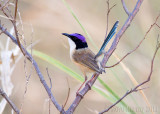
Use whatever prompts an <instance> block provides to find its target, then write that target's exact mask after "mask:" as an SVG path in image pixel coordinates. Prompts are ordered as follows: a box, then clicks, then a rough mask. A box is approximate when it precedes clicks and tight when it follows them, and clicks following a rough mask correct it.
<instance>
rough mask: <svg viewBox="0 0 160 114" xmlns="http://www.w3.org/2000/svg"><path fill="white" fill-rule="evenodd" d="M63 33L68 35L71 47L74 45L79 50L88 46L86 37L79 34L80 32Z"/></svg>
mask: <svg viewBox="0 0 160 114" xmlns="http://www.w3.org/2000/svg"><path fill="white" fill-rule="evenodd" d="M62 35H64V36H67V37H68V41H69V45H70V48H71V47H72V48H73V47H74V48H75V49H76V50H77V49H83V48H87V47H88V45H87V42H86V39H85V37H84V36H82V35H81V34H78V33H73V34H67V33H62Z"/></svg>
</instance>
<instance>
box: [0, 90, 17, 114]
mask: <svg viewBox="0 0 160 114" xmlns="http://www.w3.org/2000/svg"><path fill="white" fill-rule="evenodd" d="M0 95H2V97H3V98H5V99H6V101H7V102H8V103H9V105H10V106H11V107H12V109H13V110H14V111H15V112H16V113H17V114H19V110H18V108H17V107H16V105H15V104H14V103H13V102H12V100H11V99H10V98H9V97H8V96H7V94H6V93H5V92H4V91H3V90H2V89H1V88H0Z"/></svg>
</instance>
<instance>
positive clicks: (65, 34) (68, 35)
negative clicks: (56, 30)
mask: <svg viewBox="0 0 160 114" xmlns="http://www.w3.org/2000/svg"><path fill="white" fill-rule="evenodd" d="M62 35H64V36H67V37H70V34H67V33H62Z"/></svg>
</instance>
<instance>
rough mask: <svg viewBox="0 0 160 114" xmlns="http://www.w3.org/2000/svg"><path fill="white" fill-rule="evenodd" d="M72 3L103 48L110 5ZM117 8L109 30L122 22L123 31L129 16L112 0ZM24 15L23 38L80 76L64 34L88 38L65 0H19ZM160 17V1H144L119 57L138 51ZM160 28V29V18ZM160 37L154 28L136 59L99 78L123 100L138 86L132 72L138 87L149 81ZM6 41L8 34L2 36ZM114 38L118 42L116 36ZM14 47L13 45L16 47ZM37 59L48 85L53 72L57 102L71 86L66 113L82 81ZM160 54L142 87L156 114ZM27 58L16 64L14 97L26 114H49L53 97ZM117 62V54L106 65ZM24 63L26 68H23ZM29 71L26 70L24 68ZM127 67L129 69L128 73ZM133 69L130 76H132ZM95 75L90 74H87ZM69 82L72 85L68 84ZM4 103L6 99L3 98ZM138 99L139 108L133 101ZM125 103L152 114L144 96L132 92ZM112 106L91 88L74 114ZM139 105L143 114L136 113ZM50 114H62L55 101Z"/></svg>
mask: <svg viewBox="0 0 160 114" xmlns="http://www.w3.org/2000/svg"><path fill="white" fill-rule="evenodd" d="M66 2H67V3H68V5H69V6H70V7H71V9H72V10H73V11H74V13H75V14H76V16H77V17H78V19H79V21H80V22H81V24H82V25H83V26H84V28H85V29H86V31H87V32H88V33H89V34H90V36H91V37H92V38H93V41H94V42H95V44H96V46H97V47H98V48H100V46H101V44H102V43H103V40H104V37H105V33H106V24H107V21H106V20H107V19H106V18H107V3H106V0H66ZM125 3H126V5H127V8H128V10H129V11H132V9H133V8H134V6H135V4H136V1H135V0H130V1H127V0H125ZM114 4H116V6H115V7H114V8H113V9H112V10H111V12H110V15H109V30H110V29H111V27H112V26H113V24H114V23H115V22H116V21H117V20H119V27H118V30H119V29H120V28H121V27H122V25H123V24H124V22H125V20H126V19H127V15H126V13H125V11H124V9H123V6H122V4H121V1H120V0H111V1H110V6H113V5H114ZM18 6H19V11H20V14H21V17H22V21H23V27H24V30H23V31H24V38H25V40H26V45H27V46H28V45H30V43H31V42H32V43H34V42H37V41H38V43H37V44H36V45H34V47H33V49H36V50H38V51H41V52H43V53H45V54H47V55H49V56H51V57H53V58H54V59H56V60H58V61H60V62H62V63H63V64H64V65H66V66H68V67H69V68H71V69H73V70H74V71H75V72H77V73H78V74H80V75H82V73H81V72H80V70H79V69H78V68H77V67H75V65H74V64H73V63H72V62H71V61H70V57H69V45H68V40H67V38H66V37H64V36H62V35H61V33H64V32H65V33H80V34H83V35H84V36H85V37H87V36H86V35H85V33H84V31H83V30H82V29H81V27H80V25H79V24H78V23H77V22H76V20H75V19H74V17H73V16H72V15H71V13H70V12H69V10H68V9H67V7H66V5H64V3H63V1H62V0H21V1H19V4H18ZM159 13H160V1H159V0H152V1H151V0H144V2H143V3H142V6H141V7H140V10H139V12H138V14H137V15H136V17H135V18H134V20H133V22H132V23H131V25H130V27H129V28H128V29H127V31H126V32H125V34H124V35H123V36H122V38H121V40H120V42H119V44H118V47H117V49H116V51H115V54H116V55H117V56H118V57H119V58H122V57H123V56H124V55H125V54H126V53H127V52H129V51H130V50H132V49H134V48H135V47H136V46H137V44H138V43H139V42H140V40H141V39H142V38H143V37H144V35H145V33H146V32H147V30H148V29H149V27H150V26H151V24H153V23H154V21H155V19H156V17H157V16H158V14H159ZM0 19H1V20H2V22H3V23H5V25H6V26H7V27H10V26H11V24H10V23H7V21H5V19H4V18H3V17H0ZM157 24H159V25H160V19H159V20H158V22H157ZM159 33H160V29H159V28H158V27H156V26H155V27H153V29H152V30H151V31H150V33H149V34H148V35H147V37H146V40H145V41H144V42H143V43H142V45H141V46H140V48H139V49H137V51H136V52H134V53H133V54H132V55H130V56H128V57H127V58H126V59H125V60H124V61H123V64H124V65H125V67H124V66H123V65H118V66H116V67H114V68H111V69H106V74H102V75H100V78H101V79H102V80H103V81H104V82H105V83H106V84H107V85H108V86H109V87H110V88H111V89H112V90H113V91H114V92H115V93H116V94H117V95H118V96H119V97H121V96H123V95H124V94H125V92H126V91H127V90H130V89H131V88H132V87H134V84H133V82H132V80H131V78H130V77H129V75H128V74H129V73H130V74H132V76H133V77H134V78H135V80H136V81H137V82H138V83H141V82H142V81H144V80H145V79H146V78H147V76H148V74H149V72H150V64H151V59H152V57H153V54H154V51H155V47H156V41H157V36H158V34H159ZM3 37H4V36H3ZM113 39H114V38H113ZM113 39H112V40H111V41H110V43H109V44H108V45H107V48H106V50H107V49H108V48H109V47H110V45H111V44H112V41H113ZM0 40H1V42H3V43H4V44H5V42H6V40H4V39H2V38H0ZM87 41H88V45H89V47H90V48H91V49H92V50H93V51H94V52H95V53H96V52H97V49H96V48H95V47H94V46H93V45H92V43H91V42H90V41H89V40H88V39H87ZM11 45H13V46H14V44H11ZM34 58H35V60H36V61H37V63H38V65H39V67H40V69H41V71H42V73H43V75H44V76H45V79H46V80H47V83H48V84H49V79H48V76H47V72H46V67H48V70H49V74H50V76H51V79H52V92H53V94H54V96H55V98H56V99H57V101H58V102H59V103H60V104H61V105H63V104H64V102H65V100H66V98H67V94H68V88H69V87H70V89H71V91H70V96H69V100H68V102H67V105H66V107H65V109H67V108H68V107H69V106H70V105H71V103H72V102H73V100H74V98H75V96H76V95H75V93H76V91H77V89H78V88H79V87H80V85H81V82H79V81H77V80H75V79H74V78H72V77H70V76H69V75H68V74H66V73H65V72H63V71H61V70H59V69H58V68H56V67H54V66H52V65H51V64H49V63H47V62H45V61H43V60H41V59H39V58H37V57H34ZM159 58H160V51H159V52H158V53H157V56H156V59H155V63H154V70H153V75H152V79H151V81H150V82H149V83H148V84H146V85H145V86H143V87H144V88H147V89H144V90H143V91H144V93H145V95H146V97H147V99H148V101H149V103H150V105H151V107H152V108H153V112H154V113H155V114H158V113H159V112H160V100H159V97H160V91H159V88H160V59H159ZM24 60H25V59H24V58H23V57H22V59H21V60H20V61H19V62H18V63H17V64H16V67H15V69H14V71H13V73H12V83H13V85H14V88H13V91H12V94H11V96H10V98H11V99H12V100H13V102H14V103H15V104H16V105H17V107H18V108H20V107H21V104H22V103H23V109H22V113H23V114H47V113H49V108H48V107H49V103H48V95H47V94H46V91H45V89H44V87H43V86H42V84H41V82H40V80H39V78H38V76H37V74H36V73H35V71H34V70H33V69H34V68H33V67H32V65H31V64H30V62H26V63H24ZM116 62H117V60H116V59H115V57H114V56H112V57H111V58H110V60H109V62H108V63H107V65H112V64H114V63H116ZM24 64H25V67H24ZM24 68H25V69H26V70H24ZM126 69H127V70H126ZM129 71H130V72H129ZM25 72H26V73H27V75H29V74H32V75H31V77H30V79H29V83H28V84H27V92H26V94H25V97H24V92H25V87H26V77H25ZM88 77H90V76H88ZM67 80H68V82H69V84H68V83H67ZM95 84H96V85H98V86H99V87H101V88H104V87H103V86H102V85H101V84H100V83H99V82H98V80H97V81H96V83H95ZM0 99H2V97H0ZM133 99H134V100H136V103H137V104H136V105H135V102H134V100H133ZM124 102H125V103H126V104H127V105H128V106H129V107H131V108H132V110H134V111H135V112H136V113H137V114H151V112H149V107H148V105H147V103H146V100H144V97H143V96H142V95H141V94H140V92H137V93H133V94H132V95H130V96H128V97H126V98H125V99H124ZM110 105H112V103H111V101H109V100H107V99H106V98H105V97H104V96H102V95H100V94H98V93H97V92H95V91H93V90H91V91H89V92H88V93H87V94H86V95H85V97H84V99H83V100H82V102H81V103H80V104H79V106H78V108H77V109H76V111H75V114H82V113H84V114H94V113H97V112H100V111H102V110H104V109H105V108H107V107H108V106H110ZM137 105H138V106H139V107H140V109H141V110H143V111H139V110H138V111H136V110H137V107H136V106H137ZM50 106H51V113H52V114H53V113H54V114H58V113H59V112H58V111H57V109H56V108H55V107H54V105H53V104H52V103H51V105H50ZM9 113H11V108H10V106H9V105H7V107H6V108H5V110H4V112H3V114H9ZM124 113H128V111H124V110H123V109H122V110H120V108H118V107H114V108H113V109H112V110H111V111H110V112H108V114H124Z"/></svg>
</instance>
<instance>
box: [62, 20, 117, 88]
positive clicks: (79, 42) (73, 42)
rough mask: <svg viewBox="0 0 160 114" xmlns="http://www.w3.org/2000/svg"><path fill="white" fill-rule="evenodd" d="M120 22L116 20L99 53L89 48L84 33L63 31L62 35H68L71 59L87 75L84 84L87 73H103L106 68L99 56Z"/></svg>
mask: <svg viewBox="0 0 160 114" xmlns="http://www.w3.org/2000/svg"><path fill="white" fill-rule="evenodd" d="M118 23H119V21H116V22H115V24H114V25H113V27H112V29H111V31H110V32H109V34H108V36H107V37H106V38H105V40H104V42H103V44H102V46H101V48H100V50H99V52H98V53H97V54H94V53H93V51H91V49H89V48H88V44H87V41H86V39H85V37H84V36H83V35H81V34H79V33H72V34H68V33H62V35H64V36H67V37H68V42H69V46H70V58H71V60H72V61H73V62H74V63H75V64H76V65H77V66H78V67H79V68H80V70H81V71H82V73H83V75H84V77H85V81H84V82H83V84H84V83H85V82H86V81H87V73H95V72H98V73H100V74H101V73H102V72H103V71H104V68H102V66H101V62H100V61H99V60H98V57H99V56H100V55H102V53H103V52H104V49H105V47H106V45H107V43H108V42H109V41H110V39H111V38H112V37H113V35H114V34H115V33H116V30H117V27H118ZM83 84H82V85H81V86H80V88H81V87H82V86H83ZM80 88H79V89H78V91H79V90H80Z"/></svg>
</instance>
